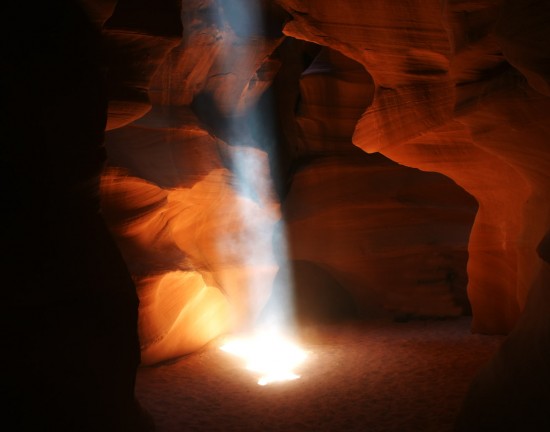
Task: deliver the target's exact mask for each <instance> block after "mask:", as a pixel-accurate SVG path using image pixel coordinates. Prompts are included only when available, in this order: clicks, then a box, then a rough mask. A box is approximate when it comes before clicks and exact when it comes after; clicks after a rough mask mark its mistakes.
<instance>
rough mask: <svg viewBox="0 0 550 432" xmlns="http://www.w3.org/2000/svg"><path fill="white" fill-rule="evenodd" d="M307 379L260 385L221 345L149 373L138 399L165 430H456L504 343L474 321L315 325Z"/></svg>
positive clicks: (307, 343) (308, 343)
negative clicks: (472, 388) (473, 389)
mask: <svg viewBox="0 0 550 432" xmlns="http://www.w3.org/2000/svg"><path fill="white" fill-rule="evenodd" d="M300 340H301V343H302V345H303V347H304V348H305V349H306V350H307V352H308V358H307V360H306V362H305V363H304V364H303V365H302V367H301V368H300V370H299V373H300V374H301V378H300V379H297V380H294V381H288V382H286V383H275V384H270V385H267V386H259V385H258V384H257V383H256V379H257V377H255V376H254V375H253V374H251V373H250V372H249V371H247V370H245V369H244V365H243V363H242V361H241V360H239V359H238V358H236V357H233V356H231V355H229V354H227V353H225V352H223V351H221V350H219V349H218V341H214V342H213V343H212V344H210V345H209V346H207V347H205V348H204V349H203V350H201V351H199V352H196V353H194V354H192V355H189V356H185V357H182V358H180V359H178V360H176V361H173V362H170V363H166V364H162V365H158V366H153V367H142V368H140V369H139V371H138V375H137V395H138V398H139V400H140V402H141V404H142V405H143V406H144V407H145V408H146V409H147V410H148V411H149V412H150V414H151V415H152V416H153V417H154V420H155V423H156V430H157V432H183V431H250V432H254V431H368V432H377V431H385V432H389V431H392V432H393V431H396V432H397V431H399V432H408V431H411V432H413V431H414V432H432V431H433V432H446V431H452V428H453V422H454V420H455V418H456V415H457V413H458V410H459V408H460V405H461V402H462V399H463V398H464V396H465V394H466V391H467V389H468V385H469V383H470V381H471V380H472V378H473V377H474V375H475V374H476V372H477V371H478V370H479V368H480V367H482V366H483V364H484V363H485V362H486V361H487V360H488V359H489V358H490V357H491V356H492V355H493V354H494V353H495V351H496V350H497V348H498V347H499V345H500V344H501V342H502V341H503V337H501V336H485V335H479V334H471V332H470V319H469V318H460V319H453V320H443V321H409V322H406V323H396V322H389V321H376V322H366V323H349V324H340V325H336V326H322V327H316V328H310V329H309V330H308V331H305V332H303V334H302V335H301V337H300Z"/></svg>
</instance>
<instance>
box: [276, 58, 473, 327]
mask: <svg viewBox="0 0 550 432" xmlns="http://www.w3.org/2000/svg"><path fill="white" fill-rule="evenodd" d="M373 93H374V86H373V82H372V79H371V78H370V76H369V75H368V74H367V72H366V71H365V69H364V68H363V67H362V66H361V65H360V64H358V63H356V62H355V61H353V60H351V59H349V58H347V57H345V56H343V55H342V54H339V53H338V52H336V51H332V50H329V49H323V50H321V52H320V53H319V54H318V55H317V57H316V58H315V60H314V61H313V62H312V63H311V65H310V66H309V67H308V69H307V70H306V71H305V72H304V73H303V74H302V76H301V78H300V96H301V97H300V99H299V101H300V102H299V105H298V110H297V111H298V116H297V118H296V121H297V122H298V125H299V130H300V132H301V133H300V138H299V142H297V143H296V147H297V148H298V150H297V152H298V154H297V155H296V156H295V157H297V158H299V159H297V160H296V161H295V162H294V163H295V165H296V168H295V173H294V174H293V175H292V177H291V179H290V181H291V186H290V189H289V191H288V195H287V196H286V197H285V199H284V212H283V214H284V220H285V223H286V226H287V228H286V231H287V235H288V241H289V243H290V258H291V259H296V260H305V261H310V262H314V263H317V264H318V265H320V266H322V267H323V268H325V270H326V271H328V272H329V273H331V274H332V275H333V277H335V278H336V279H337V280H338V281H339V282H340V284H341V286H342V287H344V289H345V290H346V291H348V292H349V293H351V294H352V295H353V297H354V299H355V301H356V303H357V306H358V307H359V309H360V310H361V311H362V313H363V314H366V315H367V316H369V315H372V314H373V313H374V314H380V313H390V314H392V315H394V316H396V317H414V316H416V317H419V316H420V317H449V316H458V315H460V314H462V313H465V312H466V310H467V309H468V306H467V303H468V301H467V299H466V292H465V289H466V281H467V277H466V260H467V253H466V245H467V244H468V236H469V230H470V226H471V225H472V221H473V217H474V214H475V209H476V203H475V201H474V200H473V199H471V197H469V196H468V195H467V194H465V193H464V192H463V191H461V190H460V188H458V187H457V186H456V185H455V184H453V182H452V181H449V180H448V179H446V178H445V177H443V176H440V175H437V174H433V173H422V172H420V171H418V170H412V169H408V168H406V167H404V166H402V165H398V164H395V163H393V162H391V161H390V160H388V159H386V158H384V157H382V156H381V155H379V154H377V155H372V156H369V155H367V154H365V153H363V152H360V151H358V150H357V149H356V148H354V147H353V146H352V145H351V137H352V135H353V131H354V129H355V125H356V124H357V121H358V120H359V118H360V117H361V115H362V114H363V112H364V111H365V109H366V108H367V106H368V105H369V104H370V102H371V100H372V97H373ZM294 289H295V290H296V291H298V292H299V291H300V290H301V289H302V288H301V287H300V286H296V287H295V288H294ZM312 301H313V299H312Z"/></svg>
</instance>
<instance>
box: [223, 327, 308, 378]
mask: <svg viewBox="0 0 550 432" xmlns="http://www.w3.org/2000/svg"><path fill="white" fill-rule="evenodd" d="M220 349H221V350H222V351H225V352H228V353H230V354H233V355H235V356H237V357H240V358H242V359H243V360H245V362H246V369H248V370H250V371H252V372H255V373H257V374H259V375H260V378H259V379H258V384H259V385H262V386H263V385H267V384H271V383H274V382H281V381H290V380H295V379H298V378H300V375H298V374H296V373H295V372H294V370H295V369H296V368H297V367H298V366H299V365H300V364H302V363H303V362H304V360H305V359H306V357H307V353H306V352H305V351H304V350H303V349H302V348H300V347H299V346H298V345H297V344H296V343H294V342H292V341H291V340H290V339H288V338H286V337H284V336H282V335H280V334H278V333H272V332H261V333H257V334H255V335H254V336H249V337H240V338H239V337H235V338H232V339H229V340H227V341H226V342H225V343H224V344H223V345H222V346H221V347H220Z"/></svg>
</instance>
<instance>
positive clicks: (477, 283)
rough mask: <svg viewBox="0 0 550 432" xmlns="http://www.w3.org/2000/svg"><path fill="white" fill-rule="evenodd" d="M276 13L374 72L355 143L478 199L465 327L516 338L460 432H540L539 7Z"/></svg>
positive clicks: (542, 128) (548, 131) (479, 383)
mask: <svg viewBox="0 0 550 432" xmlns="http://www.w3.org/2000/svg"><path fill="white" fill-rule="evenodd" d="M278 3H279V4H281V5H283V6H284V7H285V8H286V10H287V11H288V12H289V13H290V14H291V15H292V20H291V21H290V22H289V23H288V24H287V25H286V26H285V30H284V32H285V34H287V35H289V36H293V37H296V38H300V39H304V40H308V41H311V42H315V43H318V44H320V45H325V46H329V47H331V48H332V49H335V50H338V51H340V52H341V53H343V54H345V55H347V56H349V57H350V58H353V59H355V60H356V61H357V62H359V63H361V64H362V65H364V67H365V69H366V70H367V71H368V73H369V74H370V75H371V76H372V79H373V82H374V86H375V90H374V97H373V100H372V104H370V106H369V108H368V109H367V110H366V111H365V113H364V114H363V115H362V117H361V119H360V121H359V122H358V123H357V127H356V129H355V132H354V136H353V142H354V144H355V145H356V146H358V147H359V148H361V149H363V150H365V151H366V152H368V153H372V152H380V153H382V154H384V155H385V156H388V157H389V158H391V159H392V160H394V161H397V162H399V163H402V164H404V165H407V166H411V167H417V168H420V169H422V170H427V171H436V172H440V173H443V174H445V175H447V176H448V177H450V178H451V179H453V180H454V181H455V182H456V183H457V184H459V185H460V186H462V187H463V188H464V189H465V190H466V191H467V192H469V193H470V194H472V195H473V196H474V197H475V199H476V200H477V201H478V203H479V210H478V212H477V215H476V219H475V223H474V225H473V228H472V232H471V237H470V241H469V243H468V252H469V261H468V278H469V287H468V295H469V299H470V302H471V305H472V310H473V330H474V331H477V332H487V333H508V332H509V331H510V330H512V329H514V330H513V332H512V333H511V334H510V336H509V338H508V340H507V342H506V343H505V345H504V347H503V349H502V351H501V352H500V353H499V354H498V355H497V357H496V358H495V359H494V361H493V362H492V363H491V364H490V365H489V366H488V367H487V369H486V370H485V371H483V372H482V373H481V374H480V376H479V377H478V379H477V380H476V382H475V384H474V385H473V387H472V389H471V393H470V395H469V396H468V399H467V401H466V403H465V406H464V410H463V413H462V416H461V419H460V428H461V429H460V430H465V431H466V430H467V431H472V430H488V429H493V428H494V429H499V430H524V429H526V430H543V429H545V428H548V427H549V424H550V420H549V418H548V414H547V407H548V406H549V405H550V402H549V401H550V395H549V393H548V389H549V388H550V380H549V378H548V364H550V353H549V351H548V346H550V344H549V340H550V328H549V326H548V319H547V316H548V311H549V310H550V309H549V308H550V302H549V299H548V295H547V293H548V287H549V286H550V279H549V274H548V264H547V262H545V255H544V250H546V249H545V247H547V242H546V243H545V242H544V241H543V240H542V239H543V238H545V236H546V238H547V236H548V232H549V227H550V212H549V205H550V197H549V195H548V194H549V192H548V191H550V187H549V186H550V156H549V150H550V147H549V145H548V137H549V136H550V121H549V120H550V99H549V98H548V78H549V69H548V64H549V53H548V49H547V47H548V45H549V43H550V34H549V27H548V26H547V25H546V24H544V23H547V22H548V18H549V17H550V10H549V4H548V2H545V1H530V2H521V1H519V0H518V1H516V0H511V1H496V2H494V1H479V2H465V1H452V2H451V1H449V2H443V3H442V2H439V1H433V2H424V1H422V2H420V1H403V2H399V6H397V5H396V4H395V3H392V4H391V5H390V4H389V2H382V1H369V2H359V1H351V0H350V1H344V2H339V4H338V7H337V8H335V7H333V5H332V4H331V3H330V2H322V1H321V2H315V1H300V0H280V1H278ZM351 29H352V30H351ZM541 242H542V243H541ZM537 248H538V250H539V254H538V255H537V252H536V251H537ZM546 261H547V260H546ZM518 319H519V321H518Z"/></svg>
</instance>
